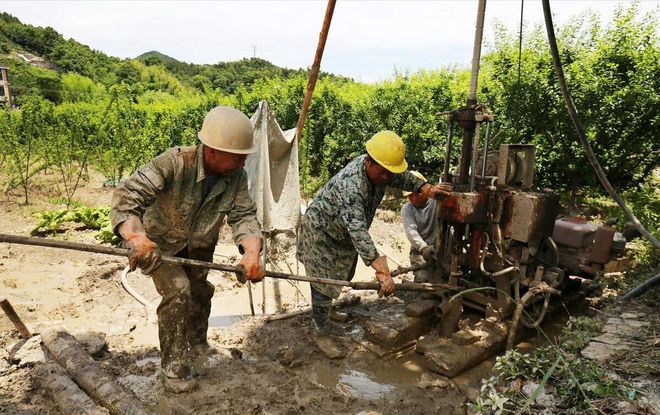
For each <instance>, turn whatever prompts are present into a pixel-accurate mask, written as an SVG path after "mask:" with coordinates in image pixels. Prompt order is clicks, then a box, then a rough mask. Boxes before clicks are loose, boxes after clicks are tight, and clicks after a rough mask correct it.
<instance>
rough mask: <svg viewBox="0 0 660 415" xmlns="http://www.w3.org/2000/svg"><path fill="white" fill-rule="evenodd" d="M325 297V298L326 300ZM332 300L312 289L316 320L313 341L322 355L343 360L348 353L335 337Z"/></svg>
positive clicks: (313, 309) (313, 315)
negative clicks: (331, 309)
mask: <svg viewBox="0 0 660 415" xmlns="http://www.w3.org/2000/svg"><path fill="white" fill-rule="evenodd" d="M324 297H325V298H324ZM331 304H332V300H331V299H330V298H329V297H326V296H324V295H323V294H321V293H319V292H318V291H316V290H314V289H313V288H312V318H313V320H314V329H313V331H314V334H313V336H312V337H313V339H314V343H316V346H317V347H318V348H319V350H320V351H321V353H323V354H324V355H325V357H327V358H328V359H342V358H343V357H344V356H346V351H345V350H344V349H343V347H341V346H340V345H339V344H338V343H337V342H336V341H335V339H333V337H336V335H337V332H336V329H334V327H333V326H334V325H333V324H332V323H331V322H330V318H329V315H330V305H331Z"/></svg>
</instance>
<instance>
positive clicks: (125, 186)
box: [110, 152, 176, 233]
mask: <svg viewBox="0 0 660 415" xmlns="http://www.w3.org/2000/svg"><path fill="white" fill-rule="evenodd" d="M175 168H176V167H175V160H174V156H173V155H172V154H170V153H169V152H165V153H163V154H160V155H159V156H157V157H155V158H154V159H152V160H151V161H150V162H149V163H147V164H145V165H144V166H142V167H140V168H139V169H138V170H137V171H136V172H135V173H133V174H132V175H131V176H130V177H129V178H128V179H126V180H124V181H123V182H121V183H120V184H119V186H117V188H116V189H115V191H114V192H113V194H112V205H111V207H110V223H111V224H112V229H113V230H114V232H115V233H117V228H118V227H119V225H121V224H122V223H124V222H125V221H126V220H128V219H129V218H131V217H137V218H139V219H142V215H144V212H145V211H146V210H147V208H148V207H149V206H150V205H151V204H152V203H153V202H154V201H155V200H156V196H158V193H159V192H161V191H162V190H163V189H165V188H166V187H167V186H169V185H170V184H171V182H172V178H173V177H174V170H175Z"/></svg>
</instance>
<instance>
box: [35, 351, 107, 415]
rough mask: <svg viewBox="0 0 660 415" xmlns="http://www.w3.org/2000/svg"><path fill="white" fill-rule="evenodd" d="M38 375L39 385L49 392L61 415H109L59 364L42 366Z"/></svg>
mask: <svg viewBox="0 0 660 415" xmlns="http://www.w3.org/2000/svg"><path fill="white" fill-rule="evenodd" d="M38 374H39V375H38V377H39V384H40V385H41V387H42V388H44V389H45V390H46V391H47V393H48V395H49V396H50V397H51V398H52V399H53V401H54V402H55V404H56V405H57V408H58V409H59V411H60V412H61V413H63V414H69V415H108V410H107V409H105V408H99V407H98V406H96V404H95V403H94V401H92V400H91V398H90V397H89V396H87V394H86V393H85V392H83V391H82V390H81V389H80V388H79V387H78V385H76V383H75V382H74V381H73V380H71V378H70V377H69V375H68V374H67V373H66V371H65V370H64V369H63V368H62V366H60V365H58V364H57V363H55V362H48V363H45V364H43V365H41V366H40V368H39V372H38Z"/></svg>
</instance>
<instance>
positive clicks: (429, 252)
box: [422, 245, 435, 262]
mask: <svg viewBox="0 0 660 415" xmlns="http://www.w3.org/2000/svg"><path fill="white" fill-rule="evenodd" d="M422 256H423V257H424V261H426V262H435V248H434V247H432V246H430V245H427V246H425V247H424V248H422Z"/></svg>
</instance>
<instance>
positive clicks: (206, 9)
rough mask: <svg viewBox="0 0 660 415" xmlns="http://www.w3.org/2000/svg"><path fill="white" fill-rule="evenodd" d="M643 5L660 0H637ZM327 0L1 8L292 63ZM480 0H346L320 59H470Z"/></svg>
mask: <svg viewBox="0 0 660 415" xmlns="http://www.w3.org/2000/svg"><path fill="white" fill-rule="evenodd" d="M621 3H622V4H624V5H625V6H628V5H629V4H631V2H626V1H624V2H619V1H609V0H597V1H580V0H553V1H551V7H552V10H553V13H554V15H555V25H561V24H562V23H565V22H566V21H568V20H569V19H570V18H571V17H572V16H575V15H576V14H579V13H581V12H584V11H586V10H589V9H591V10H594V11H597V12H598V13H600V15H601V18H602V21H603V22H609V21H611V20H612V16H613V14H614V10H615V9H616V7H617V5H618V4H621ZM639 7H640V9H641V11H643V12H645V11H650V10H654V9H656V10H657V9H658V8H660V0H647V1H641V2H639ZM325 8H326V1H324V0H323V1H312V0H307V1H275V0H271V1H249V0H248V1H245V0H244V1H183V0H180V1H128V0H123V1H119V0H116V1H95V0H87V1H30V0H22V1H5V0H0V11H5V12H8V13H11V14H13V15H14V16H16V17H18V18H19V19H20V20H21V21H22V22H24V23H29V24H32V25H36V26H51V27H53V28H54V29H55V30H57V31H58V32H60V33H62V34H63V35H64V37H66V38H68V37H71V38H74V39H76V40H77V41H79V42H81V43H84V44H86V45H88V46H90V47H92V48H94V49H98V50H100V51H103V52H105V53H107V54H109V55H113V56H118V57H121V58H132V57H136V56H138V55H140V54H141V53H144V52H147V51H150V50H157V51H159V52H162V53H165V54H166V55H169V56H172V57H173V58H176V59H178V60H181V61H185V62H193V63H216V62H219V61H233V60H238V59H241V58H244V57H252V56H257V57H260V58H263V59H267V60H269V61H271V62H272V63H274V64H276V65H278V66H283V67H288V68H301V67H309V66H311V64H312V61H313V59H314V53H315V51H316V45H317V42H318V34H319V31H320V29H321V24H322V22H323V16H324V14H325ZM476 9H477V2H476V1H471V0H462V1H449V0H440V1H412V0H408V1H349V0H338V1H337V5H336V8H335V12H334V16H333V20H332V25H331V27H330V33H329V36H328V40H327V44H326V48H325V52H324V55H323V61H322V63H321V68H322V70H324V71H328V72H332V73H336V74H340V75H345V76H350V77H353V78H355V79H356V80H359V81H363V82H374V81H380V80H383V79H386V78H389V77H391V76H392V75H393V73H394V71H395V69H396V70H398V71H400V72H401V71H412V72H414V71H417V70H420V69H434V68H438V67H442V66H447V65H451V64H460V65H468V64H469V62H470V58H471V55H472V45H473V41H474V40H473V39H474V25H475V19H476ZM519 19H520V0H515V1H509V0H489V1H488V2H487V6H486V24H485V28H484V37H485V41H486V43H488V42H489V41H492V39H493V27H494V24H496V23H497V22H500V23H502V24H504V25H505V26H507V27H508V28H510V29H511V30H515V31H516V32H517V30H518V25H519ZM524 21H525V24H526V25H528V26H533V25H538V24H542V23H543V11H542V8H541V2H540V0H525V2H524Z"/></svg>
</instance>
